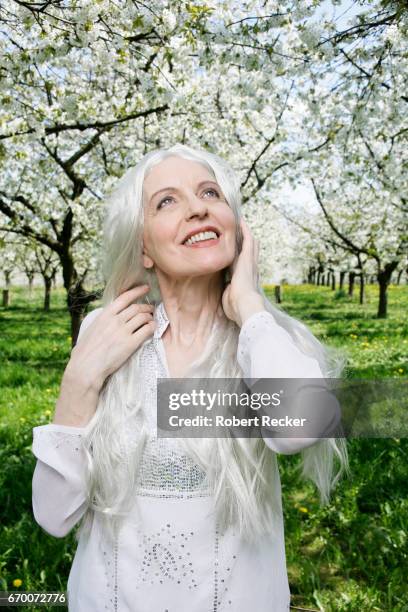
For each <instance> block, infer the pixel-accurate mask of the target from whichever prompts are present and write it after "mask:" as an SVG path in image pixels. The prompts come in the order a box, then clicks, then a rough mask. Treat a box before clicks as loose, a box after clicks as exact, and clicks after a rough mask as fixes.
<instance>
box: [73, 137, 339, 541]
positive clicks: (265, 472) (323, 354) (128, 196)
mask: <svg viewBox="0 0 408 612" xmlns="http://www.w3.org/2000/svg"><path fill="white" fill-rule="evenodd" d="M168 156H179V157H182V158H185V159H188V160H192V161H195V162H198V163H200V164H202V165H204V166H205V167H206V168H207V169H208V170H209V171H210V172H211V173H212V174H213V176H214V177H215V180H216V181H217V183H218V184H219V186H220V188H221V190H222V192H223V194H224V196H225V198H226V201H227V203H228V204H229V206H230V207H231V209H232V211H233V213H234V216H235V219H236V230H237V231H236V235H237V244H236V257H238V254H239V252H240V247H241V243H242V235H241V232H240V227H239V220H240V217H241V210H240V208H241V195H240V186H239V180H238V177H237V175H236V174H235V172H234V171H233V169H232V168H231V167H230V166H229V165H228V164H227V163H226V162H225V161H224V160H223V159H221V158H219V157H218V156H216V155H214V154H212V153H209V152H206V151H202V150H196V149H192V148H190V147H188V146H185V145H181V144H176V145H175V146H173V147H171V148H169V149H159V150H156V151H152V152H150V153H148V154H147V155H145V156H144V157H143V158H142V160H141V161H140V162H139V163H138V164H137V165H136V166H135V167H133V168H131V169H130V170H128V171H127V172H126V174H125V175H124V176H123V177H122V179H121V180H120V181H119V183H118V185H117V188H116V189H115V191H114V193H113V194H112V195H111V197H110V198H109V200H108V201H107V207H106V214H105V222H104V240H103V264H102V265H103V275H104V278H105V282H106V286H105V290H104V294H103V297H102V302H103V305H104V306H106V305H108V304H110V303H111V302H112V301H113V300H114V299H115V298H116V297H118V296H119V295H120V294H121V293H123V292H124V291H126V290H128V289H130V288H132V287H134V286H137V285H143V284H146V283H148V284H149V285H150V287H151V291H150V292H149V299H150V300H151V301H152V300H153V302H155V303H159V302H160V301H161V295H160V288H159V285H158V282H157V278H156V274H155V272H154V269H146V268H144V266H143V263H142V236H143V220H144V216H143V181H144V179H145V177H146V176H147V174H148V172H149V171H150V170H151V168H152V167H153V166H155V165H156V164H158V163H159V162H161V161H162V160H163V159H165V158H167V157H168ZM228 273H229V271H228V270H225V271H224V280H225V282H227V276H228ZM258 291H259V292H260V293H261V294H262V296H263V300H264V305H265V309H266V310H267V311H269V312H270V313H272V315H273V316H274V318H275V320H276V321H277V323H278V324H279V325H281V326H282V327H283V328H284V329H285V330H286V331H288V332H289V334H290V336H291V337H292V339H293V341H294V342H295V344H296V345H297V347H298V348H299V349H300V350H301V351H302V352H303V353H305V354H306V355H309V356H311V357H314V358H315V359H317V361H318V363H319V365H320V368H321V371H322V373H323V375H324V377H325V378H338V377H340V375H341V372H342V370H343V367H344V363H345V357H344V355H343V354H342V353H341V352H340V351H338V350H335V349H332V348H329V347H326V346H324V345H323V344H322V343H321V342H319V341H318V340H317V338H315V336H314V335H313V334H312V333H311V331H310V330H309V329H308V328H307V327H306V326H305V325H304V324H303V323H301V322H300V321H298V320H296V319H294V318H292V317H290V316H289V315H288V314H286V313H285V312H284V311H283V310H282V309H281V308H280V307H279V306H275V305H272V304H271V303H270V302H269V300H268V299H267V297H266V296H265V294H264V292H263V289H262V287H261V285H259V286H258ZM141 301H143V300H141ZM239 331H240V329H239V327H238V326H237V325H236V324H235V323H234V322H232V321H228V320H226V322H225V324H224V325H223V326H221V328H217V330H215V328H214V329H213V332H212V334H211V335H210V338H209V340H208V342H207V346H206V350H205V353H204V354H203V355H202V356H201V357H200V358H199V359H198V360H196V361H195V362H194V363H193V364H192V365H191V367H190V369H189V371H188V372H187V373H186V377H189V378H193V377H201V376H202V377H204V378H241V377H242V376H243V373H242V371H241V368H240V366H239V364H238V362H237V346H238V336H239ZM151 341H152V339H151V338H150V339H148V340H147V341H146V342H145V343H144V344H146V343H147V342H151ZM143 346H144V345H143ZM142 348H143V347H140V348H139V349H138V350H137V351H135V352H134V354H133V355H131V356H130V357H129V358H128V360H127V361H126V362H125V363H124V364H123V365H122V366H121V367H120V368H119V369H118V370H117V371H116V372H114V373H113V374H112V375H110V376H109V377H108V378H107V380H106V381H105V383H104V385H103V387H102V390H101V392H100V395H99V402H98V407H97V410H96V412H95V415H94V416H93V418H92V420H91V422H90V424H89V429H88V430H87V435H86V437H85V449H86V454H87V458H88V475H87V480H88V492H89V509H88V511H87V513H86V514H85V517H84V520H83V523H82V528H81V530H80V532H85V533H87V532H89V526H90V518H91V516H92V511H97V512H100V513H101V516H104V517H105V518H106V527H107V529H108V532H109V533H110V534H111V535H113V534H114V533H115V532H116V531H117V529H118V527H119V525H120V521H121V518H122V517H123V516H124V515H126V513H127V512H128V511H129V509H130V508H131V505H132V499H133V496H134V488H135V482H136V477H137V473H138V468H139V465H140V461H141V457H142V452H143V447H144V444H145V442H146V439H147V437H146V434H145V435H141V436H140V439H139V443H138V444H137V445H136V446H133V447H132V448H131V449H130V447H129V445H128V444H127V443H126V430H128V431H129V430H130V429H132V428H135V427H140V420H137V419H138V417H139V418H140V410H141V399H140V397H135V389H137V388H138V387H137V383H138V381H139V382H140V380H141V377H142V375H141V373H140V367H141V365H140V355H141V352H142ZM136 395H137V394H136ZM137 422H138V423H139V425H137ZM179 441H180V444H181V445H183V446H184V449H185V451H186V452H188V453H190V456H192V457H193V458H194V459H195V461H196V463H198V464H199V466H200V467H201V468H202V469H203V470H204V471H205V472H206V474H207V479H208V483H209V486H210V490H211V491H212V493H213V494H214V498H215V509H216V512H217V518H218V521H219V524H220V526H221V528H222V529H224V528H227V527H228V526H229V525H232V524H234V526H235V527H237V528H238V530H239V533H240V534H241V536H242V537H244V538H247V539H248V540H253V539H255V540H256V538H257V537H259V536H261V535H262V534H263V533H264V532H265V531H267V530H268V529H270V528H271V520H273V516H274V514H273V513H274V510H275V509H276V505H275V504H276V497H275V496H276V486H275V481H274V475H275V474H276V454H275V453H274V452H273V451H272V450H271V449H270V448H269V447H268V446H267V445H266V444H265V441H264V440H263V439H262V438H259V439H254V438H231V437H225V438H210V439H196V438H194V439H192V438H191V439H183V440H181V439H180V440H179ZM301 455H302V456H301V459H302V463H301V467H302V474H301V475H302V477H303V478H307V479H310V480H311V481H313V482H314V483H315V485H316V486H317V488H318V490H319V493H320V500H321V503H322V504H326V503H327V502H328V501H329V496H330V491H331V489H332V488H333V487H334V486H335V484H336V483H337V481H338V480H339V478H340V476H341V474H342V473H343V472H344V471H346V472H347V471H348V469H349V468H348V456H347V446H346V442H345V440H344V439H343V438H328V439H322V440H319V441H318V442H317V443H315V444H314V445H313V446H312V447H309V448H307V449H304V450H302V451H301ZM336 462H337V466H336V465H335V463H336ZM336 467H337V468H338V469H337V471H336ZM77 537H79V535H78V534H77Z"/></svg>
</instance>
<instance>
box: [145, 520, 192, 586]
mask: <svg viewBox="0 0 408 612" xmlns="http://www.w3.org/2000/svg"><path fill="white" fill-rule="evenodd" d="M137 533H138V534H139V543H138V548H139V549H141V551H140V552H141V553H143V558H142V557H140V558H141V563H140V567H139V569H138V571H137V572H135V575H136V576H137V577H138V578H139V582H138V583H137V584H136V588H140V587H141V586H144V585H145V584H149V585H159V584H163V583H165V582H173V583H174V584H182V583H183V584H186V585H187V586H188V588H189V589H190V590H194V589H196V588H197V587H198V586H199V585H198V583H197V580H196V577H195V569H194V565H193V561H192V553H191V550H190V545H189V542H190V541H191V540H192V538H193V537H194V532H193V531H189V530H181V531H178V530H174V528H173V526H172V525H171V524H170V523H166V524H164V525H163V526H162V527H161V528H160V530H159V531H158V532H155V533H154V532H152V533H145V532H143V531H142V530H141V529H137Z"/></svg>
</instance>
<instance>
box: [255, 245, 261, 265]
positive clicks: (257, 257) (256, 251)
mask: <svg viewBox="0 0 408 612" xmlns="http://www.w3.org/2000/svg"><path fill="white" fill-rule="evenodd" d="M259 249H260V246H259V240H255V261H256V262H258V260H259Z"/></svg>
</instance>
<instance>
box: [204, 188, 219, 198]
mask: <svg viewBox="0 0 408 612" xmlns="http://www.w3.org/2000/svg"><path fill="white" fill-rule="evenodd" d="M204 193H212V194H213V195H214V196H215V197H216V198H219V197H220V194H219V193H218V191H216V190H215V189H206V190H205V191H204Z"/></svg>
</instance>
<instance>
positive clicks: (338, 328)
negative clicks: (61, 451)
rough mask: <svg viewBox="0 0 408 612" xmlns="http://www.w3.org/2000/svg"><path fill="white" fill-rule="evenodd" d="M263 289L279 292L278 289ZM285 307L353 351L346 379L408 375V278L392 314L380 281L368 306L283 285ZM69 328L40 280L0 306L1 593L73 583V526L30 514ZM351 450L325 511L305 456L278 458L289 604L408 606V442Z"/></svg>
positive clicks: (370, 443) (359, 611) (352, 444)
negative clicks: (382, 303)
mask: <svg viewBox="0 0 408 612" xmlns="http://www.w3.org/2000/svg"><path fill="white" fill-rule="evenodd" d="M266 291H267V293H268V295H270V296H271V301H273V297H272V295H273V291H272V288H270V292H269V289H268V288H266ZM98 305H99V303H95V304H94V306H98ZM282 307H283V308H284V309H285V310H286V311H287V312H288V313H289V314H291V315H292V316H294V317H296V318H299V319H301V320H302V321H303V322H304V323H306V324H307V325H309V327H310V328H311V330H312V331H313V332H314V333H315V334H316V335H317V336H318V337H319V338H320V339H321V340H323V341H325V342H326V343H328V344H331V345H333V346H337V347H342V348H343V349H346V350H347V352H348V355H349V362H348V369H347V373H348V376H351V377H357V378H358V377H360V378H385V377H386V378H390V377H394V378H401V377H402V378H405V377H407V374H408V323H407V314H406V313H407V312H408V287H407V286H400V287H397V286H391V287H390V290H389V317H388V319H376V318H375V314H376V309H377V288H376V287H375V286H368V287H367V302H366V304H364V305H363V306H360V305H359V304H358V297H357V294H356V296H355V297H353V298H348V297H344V296H343V297H342V296H341V295H340V296H339V294H338V293H337V292H333V291H332V290H331V289H330V288H329V287H313V286H310V285H302V286H284V287H283V302H282ZM69 328H70V322H69V317H68V314H67V311H66V306H65V292H64V291H63V290H61V289H58V290H56V291H53V294H52V304H51V311H50V312H48V313H45V312H44V311H42V290H41V289H40V288H35V289H34V291H33V294H32V297H31V298H29V296H28V291H27V290H26V289H24V288H20V287H16V288H12V289H11V303H10V307H9V308H8V309H4V308H1V307H0V358H1V361H0V363H1V368H0V389H1V394H0V461H1V463H0V465H1V472H0V524H1V526H0V590H18V589H20V590H22V591H29V590H33V591H56V590H60V591H61V590H66V583H67V578H68V573H69V570H70V567H71V563H72V560H73V555H74V552H75V547H76V543H75V540H74V537H73V533H71V534H69V536H67V537H66V538H63V539H57V538H53V537H51V536H49V535H47V534H46V533H45V532H44V531H43V530H42V529H41V528H40V527H39V526H38V525H37V524H36V523H35V522H34V520H33V517H32V510H31V479H32V474H33V470H34V465H35V458H34V456H33V455H32V453H31V444H32V428H33V427H34V426H36V425H42V424H46V423H48V422H49V421H50V420H51V418H52V414H53V410H54V406H55V401H56V398H57V396H58V392H59V384H60V380H61V376H62V373H63V371H64V368H65V365H66V363H67V361H68V359H69V355H70V350H71V340H70V337H69ZM349 454H350V464H351V472H352V473H351V477H350V478H348V479H343V480H342V481H341V483H340V485H339V486H338V488H337V489H336V491H335V492H334V494H333V497H332V501H331V503H330V504H329V505H328V506H326V507H324V508H321V507H320V506H319V503H318V497H317V494H316V493H315V491H314V489H313V487H312V486H311V485H308V484H304V483H302V482H300V481H299V480H298V478H297V466H298V461H299V456H297V455H294V456H280V457H279V464H280V468H281V478H282V492H283V503H284V515H285V537H286V554H287V562H288V572H289V581H290V587H291V592H292V604H293V606H299V607H303V608H310V609H314V610H325V611H328V612H329V611H340V612H342V611H353V612H354V611H355V612H363V611H364V612H366V611H371V610H373V611H377V610H379V611H387V612H388V611H393V612H394V611H395V612H403V611H405V612H407V611H408V596H407V593H406V582H407V581H406V576H407V574H408V555H407V549H408V546H407V532H408V469H407V465H408V462H407V459H408V444H407V439H392V438H391V439H383V440H381V439H366V440H362V439H360V440H356V439H355V440H351V441H349ZM271 572H273V568H271ZM14 580H19V581H21V586H19V587H18V588H16V587H14V586H13V581H14ZM25 609H26V610H33V609H34V608H29V607H27V608H25ZM38 609H40V610H46V609H47V608H38ZM50 609H51V608H50ZM58 609H60V610H63V608H58ZM152 612H154V611H152Z"/></svg>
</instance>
